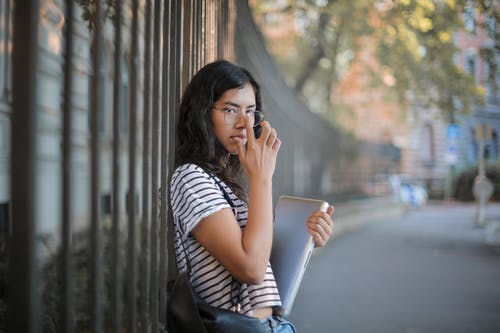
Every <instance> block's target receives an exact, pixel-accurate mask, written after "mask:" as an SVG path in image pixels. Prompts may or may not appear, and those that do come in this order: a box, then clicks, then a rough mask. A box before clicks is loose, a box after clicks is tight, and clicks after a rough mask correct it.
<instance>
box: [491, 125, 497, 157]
mask: <svg viewBox="0 0 500 333" xmlns="http://www.w3.org/2000/svg"><path fill="white" fill-rule="evenodd" d="M491 145H492V155H493V159H494V160H497V159H498V133H497V131H495V130H493V131H492V132H491Z"/></svg>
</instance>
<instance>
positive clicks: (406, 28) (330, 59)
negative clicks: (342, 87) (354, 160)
mask: <svg viewBox="0 0 500 333" xmlns="http://www.w3.org/2000/svg"><path fill="white" fill-rule="evenodd" d="M464 1H465V0H439V1H438V0H434V1H432V0H392V1H391V0H323V1H321V0H302V1H298V0H297V1H292V0H289V1H288V2H287V4H286V5H285V6H282V7H281V8H280V9H276V8H274V10H275V11H276V12H279V11H280V10H281V13H283V14H285V15H286V14H288V15H290V17H293V18H294V19H295V20H296V21H297V20H298V21H299V22H300V25H299V29H297V31H298V32H297V34H298V35H299V36H298V38H297V43H296V46H295V47H296V49H297V52H290V53H288V54H286V55H284V57H283V55H282V58H279V59H278V63H279V65H280V66H281V68H282V69H283V72H285V73H288V76H289V77H288V81H289V82H292V84H293V86H294V88H295V89H296V90H297V92H298V93H299V94H301V95H302V96H303V97H304V99H305V100H306V102H307V103H308V104H309V106H310V107H311V108H312V109H313V110H316V111H317V112H321V113H323V114H326V111H325V110H328V109H331V106H332V105H331V101H332V98H331V96H330V94H331V92H332V91H333V89H334V88H335V86H336V85H337V84H338V83H339V82H340V81H341V80H342V76H343V73H345V72H346V71H347V70H348V69H349V68H350V66H351V65H352V61H353V59H355V58H356V55H359V53H360V52H361V51H362V50H365V49H367V48H368V46H369V47H370V49H371V50H372V52H373V56H374V58H375V59H376V62H377V64H378V65H377V66H367V68H369V69H370V71H371V77H372V80H371V85H372V86H378V87H383V88H384V89H387V90H390V91H392V93H393V94H394V95H395V96H396V99H397V102H398V103H399V104H400V105H402V106H406V105H407V104H408V102H409V101H410V100H414V99H418V100H419V102H420V103H422V104H427V105H435V106H437V107H439V109H441V110H443V112H444V113H445V114H447V115H449V118H450V120H453V119H454V114H455V113H456V112H465V113H466V112H468V111H469V110H470V109H471V106H472V105H474V104H475V103H482V101H483V93H482V91H481V89H480V88H479V87H478V86H476V84H475V82H474V79H473V78H472V77H471V76H470V75H469V74H467V73H466V72H464V71H463V70H462V69H461V68H460V67H458V66H457V64H456V63H455V61H454V55H455V54H456V52H457V49H456V47H455V45H454V43H453V34H454V32H455V31H457V30H458V29H460V28H461V25H462V21H461V15H460V12H461V8H463V6H464ZM484 1H486V2H488V1H487V0H484ZM484 1H483V2H484ZM283 2H284V1H281V3H283ZM254 3H255V6H254V9H255V13H256V16H257V17H258V16H262V15H266V14H265V10H266V5H265V4H264V3H266V1H254ZM488 3H489V2H488ZM268 7H269V6H268ZM290 13H291V14H290ZM295 68H298V69H295ZM383 77H390V78H393V80H392V79H391V81H393V83H391V84H389V85H387V84H385V85H384V82H383V81H384V80H382V78H383Z"/></svg>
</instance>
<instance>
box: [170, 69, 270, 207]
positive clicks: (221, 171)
mask: <svg viewBox="0 0 500 333" xmlns="http://www.w3.org/2000/svg"><path fill="white" fill-rule="evenodd" d="M247 83H250V84H251V85H252V86H253V89H254V92H255V103H256V108H257V110H262V108H261V106H262V98H261V94H260V87H259V85H258V84H257V82H256V81H255V79H254V78H253V77H252V75H251V74H250V73H249V72H248V71H247V70H246V69H244V68H242V67H240V66H237V65H234V64H232V63H230V62H228V61H226V60H218V61H215V62H212V63H210V64H208V65H205V66H204V67H203V68H201V69H200V70H199V71H198V73H196V75H195V76H194V77H193V78H192V79H191V82H190V83H189V84H188V86H187V87H186V90H185V91H184V94H183V96H182V100H181V106H180V112H179V118H178V123H177V133H176V134H177V141H176V156H175V162H176V165H177V166H178V165H181V164H185V163H194V164H197V165H198V166H200V167H202V168H203V169H205V170H206V171H208V172H212V173H213V174H215V175H217V176H218V177H219V178H221V179H222V180H224V181H225V182H226V183H227V184H228V185H229V186H231V188H232V189H233V190H234V191H235V192H236V194H237V195H238V196H239V197H240V198H241V199H243V200H246V194H245V191H244V190H243V186H242V185H241V167H240V161H239V158H238V156H237V155H230V154H229V153H228V151H227V150H226V149H225V148H224V146H223V145H222V144H221V143H220V142H219V140H218V139H217V138H216V136H215V133H214V128H213V124H212V120H211V116H210V113H211V112H212V109H213V107H214V103H215V102H216V101H217V100H218V99H219V98H220V97H221V96H222V95H223V94H224V93H225V92H226V91H227V90H229V89H235V88H243V86H245V85H246V84H247Z"/></svg>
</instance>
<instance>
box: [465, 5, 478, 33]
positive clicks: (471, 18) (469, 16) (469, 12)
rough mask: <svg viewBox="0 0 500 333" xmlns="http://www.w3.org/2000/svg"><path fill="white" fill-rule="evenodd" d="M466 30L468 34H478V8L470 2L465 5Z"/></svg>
mask: <svg viewBox="0 0 500 333" xmlns="http://www.w3.org/2000/svg"><path fill="white" fill-rule="evenodd" d="M463 19H464V28H465V30H467V31H468V32H471V33H475V32H476V8H475V7H474V5H473V4H472V3H470V2H468V3H467V4H466V5H465V8H464V14H463Z"/></svg>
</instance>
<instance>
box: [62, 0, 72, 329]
mask: <svg viewBox="0 0 500 333" xmlns="http://www.w3.org/2000/svg"><path fill="white" fill-rule="evenodd" d="M73 15H74V7H73V1H72V0H67V1H66V31H65V42H66V44H65V50H64V90H63V105H62V114H63V129H62V136H63V140H62V256H63V257H62V267H61V268H62V274H61V276H62V280H63V297H62V302H61V305H62V308H61V309H60V313H61V315H62V321H61V322H62V323H63V328H64V332H67V333H71V332H73V329H74V327H73V325H74V324H73V298H74V296H73V279H72V276H73V261H72V225H71V215H72V209H71V197H72V196H71V158H72V151H71V124H72V121H73V120H72V119H73V117H72V116H73V112H72V107H71V106H72V98H71V96H72V93H71V92H72V87H73V74H72V68H73V30H74V28H73V25H74V16H73Z"/></svg>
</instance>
